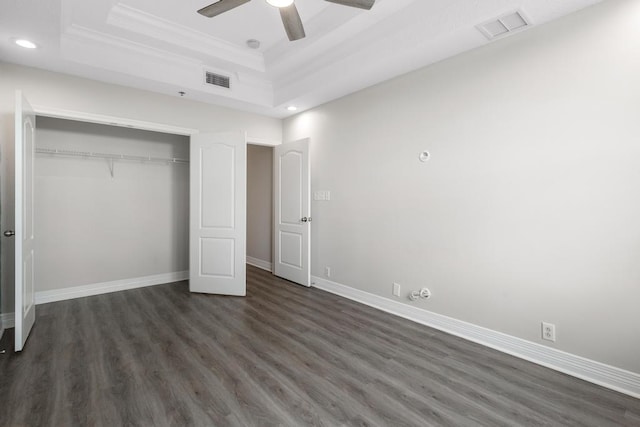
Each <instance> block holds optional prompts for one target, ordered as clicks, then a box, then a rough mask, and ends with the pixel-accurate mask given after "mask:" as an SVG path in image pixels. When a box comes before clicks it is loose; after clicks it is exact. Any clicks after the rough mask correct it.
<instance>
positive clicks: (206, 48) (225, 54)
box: [107, 3, 265, 73]
mask: <svg viewBox="0 0 640 427" xmlns="http://www.w3.org/2000/svg"><path fill="white" fill-rule="evenodd" d="M107 24H109V25H113V26H115V27H119V28H122V29H125V30H127V31H131V32H133V33H137V34H141V35H144V36H147V37H151V38H153V39H156V40H162V41H164V42H167V43H170V44H172V45H174V46H178V47H180V48H182V49H185V50H189V51H193V52H198V53H201V54H205V55H207V56H209V57H212V58H216V59H218V60H221V61H225V62H230V63H231V64H233V65H234V67H233V68H237V66H241V67H244V68H247V69H250V70H253V71H258V72H261V73H264V72H265V61H264V57H263V55H262V54H261V53H259V52H254V51H247V50H246V49H245V48H244V47H243V48H240V47H238V46H236V45H234V44H232V43H229V42H227V41H225V40H221V39H218V38H216V37H212V36H210V35H208V34H205V33H203V32H200V31H197V30H193V29H191V28H189V27H185V26H183V25H180V24H177V23H175V22H172V21H168V20H166V19H163V18H160V17H158V16H155V15H151V14H149V13H146V12H143V11H141V10H138V9H135V8H133V7H131V6H127V5H124V4H122V3H119V4H116V5H115V6H114V7H113V8H112V9H111V11H110V12H109V15H108V16H107Z"/></svg>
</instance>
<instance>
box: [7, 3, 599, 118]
mask: <svg viewBox="0 0 640 427" xmlns="http://www.w3.org/2000/svg"><path fill="white" fill-rule="evenodd" d="M211 1H213V0H210V1H207V0H185V1H180V2H176V1H168V0H125V1H115V0H111V1H104V0H102V1H98V0H22V1H15V0H0V4H1V5H2V14H1V15H0V59H2V60H3V61H6V62H13V63H18V64H23V65H28V66H35V67H39V68H45V69H49V70H53V71H59V72H63V73H68V74H73V75H78V76H83V77H88V78H91V79H96V80H101V81H106V82H111V83H117V84H122V85H127V86H132V87H137V88H141V89H146V90H151V91H156V92H161V93H167V94H171V95H174V96H179V95H178V92H180V91H183V92H186V95H185V96H186V97H189V98H191V99H196V100H200V101H204V102H209V103H213V104H218V105H223V106H228V107H232V108H239V109H242V110H245V111H252V112H257V113H262V114H267V115H270V116H274V117H286V116H287V115H290V114H292V113H291V112H289V111H287V108H286V107H287V106H289V105H296V106H298V108H299V110H304V109H307V108H311V107H314V106H316V105H319V104H321V103H324V102H327V101H330V100H332V99H335V98H338V97H341V96H344V95H347V94H349V93H352V92H355V91H357V90H360V89H362V88H365V87H368V86H371V85H373V84H376V83H379V82H381V81H384V80H387V79H389V78H392V77H395V76H397V75H400V74H404V73H407V72H409V71H412V70H414V69H417V68H420V67H423V66H426V65H428V64H431V63H434V62H436V61H439V60H441V59H444V58H447V57H450V56H453V55H456V54H458V53H460V52H463V51H466V50H469V49H473V48H476V47H479V46H482V45H484V44H487V43H489V41H488V40H487V38H486V37H485V36H484V35H483V34H482V33H481V32H480V31H478V29H477V28H476V26H477V25H479V24H482V23H485V22H486V21H488V20H491V19H493V18H497V17H499V16H501V15H504V14H506V13H510V12H513V11H516V10H518V11H521V12H522V13H524V14H525V15H526V16H527V18H528V19H529V20H530V22H531V24H532V26H536V25H540V24H542V23H545V22H548V21H551V20H553V19H556V18H558V17H561V16H563V15H566V14H568V13H571V12H574V11H576V10H578V9H581V8H583V7H586V6H589V5H591V4H594V3H597V2H599V1H600V0H563V1H557V0H483V1H477V0H377V1H376V4H375V6H374V7H373V8H372V10H370V11H365V10H360V9H355V8H350V7H344V6H340V5H337V4H334V3H330V2H326V1H323V0H296V2H295V3H296V5H297V8H298V10H299V12H300V15H301V17H302V21H303V23H304V26H305V29H306V32H307V37H306V38H305V39H302V40H299V41H295V42H290V41H289V40H288V39H287V37H286V34H285V32H284V29H283V27H282V23H281V21H280V15H279V12H278V10H277V9H276V8H274V7H272V6H270V5H268V4H267V3H266V2H265V1H264V0H253V1H251V2H249V3H247V4H245V5H243V6H241V7H238V8H236V9H233V10H231V11H229V12H227V13H224V14H223V15H220V16H217V17H214V18H211V19H209V18H205V17H203V16H201V15H199V14H197V13H196V10H198V9H199V8H201V7H203V6H206V5H207V4H209V3H211ZM15 38H28V39H30V40H32V41H34V42H35V43H37V44H38V46H39V49H36V50H34V51H26V50H23V49H21V48H19V47H17V46H15V45H14V44H13V43H12V40H14V39H15ZM248 39H256V40H259V41H260V47H259V48H258V49H251V48H249V47H248V46H247V44H246V41H247V40H248ZM206 71H210V72H214V73H217V74H221V75H224V76H228V77H229V78H230V82H231V88H230V89H226V88H220V87H214V86H211V85H207V84H205V81H204V76H205V72H206Z"/></svg>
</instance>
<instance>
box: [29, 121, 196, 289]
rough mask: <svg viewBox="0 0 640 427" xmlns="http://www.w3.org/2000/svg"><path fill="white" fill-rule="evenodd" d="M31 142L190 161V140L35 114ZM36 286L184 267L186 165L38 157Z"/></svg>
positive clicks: (67, 284) (56, 286)
mask: <svg viewBox="0 0 640 427" xmlns="http://www.w3.org/2000/svg"><path fill="white" fill-rule="evenodd" d="M36 123H37V124H36V127H37V137H38V141H37V146H38V147H43V148H57V149H63V150H75V151H90V152H91V151H92V152H101V153H114V154H130V155H138V156H152V157H167V158H172V157H178V158H183V159H188V158H189V138H188V137H185V136H176V135H167V134H162V133H156V132H146V131H140V130H134V129H128V128H121V127H113V126H105V125H97V124H91V123H80V122H75V121H70V120H59V119H51V118H45V117H38V118H37V121H36ZM35 174H36V179H35V199H34V203H35V206H36V212H35V229H36V235H37V237H38V238H37V240H36V247H35V250H36V253H37V254H38V262H37V263H36V273H35V274H36V291H48V290H54V289H60V288H66V287H71V286H81V285H88V284H94V283H101V282H108V281H113V280H120V279H129V278H135V277H143V276H150V275H156V274H163V273H172V272H180V271H186V270H188V269H189V266H188V242H189V228H188V224H189V165H188V164H169V165H168V164H160V163H140V162H131V161H116V162H115V163H114V177H113V178H112V177H111V174H110V172H109V168H108V163H107V161H106V160H102V159H83V158H62V157H52V156H50V155H37V156H36V161H35Z"/></svg>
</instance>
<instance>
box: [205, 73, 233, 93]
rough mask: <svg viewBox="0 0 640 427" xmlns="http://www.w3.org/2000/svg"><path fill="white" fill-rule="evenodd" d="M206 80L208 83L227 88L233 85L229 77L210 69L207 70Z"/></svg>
mask: <svg viewBox="0 0 640 427" xmlns="http://www.w3.org/2000/svg"><path fill="white" fill-rule="evenodd" d="M205 82H206V83H207V84H208V85H213V86H219V87H224V88H227V89H229V88H230V87H231V81H230V80H229V77H227V76H223V75H221V74H216V73H212V72H210V71H206V72H205Z"/></svg>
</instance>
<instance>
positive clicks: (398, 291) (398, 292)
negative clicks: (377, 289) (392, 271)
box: [393, 283, 400, 297]
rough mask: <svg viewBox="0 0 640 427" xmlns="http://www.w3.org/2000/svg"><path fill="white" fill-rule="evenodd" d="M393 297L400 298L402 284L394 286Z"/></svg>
mask: <svg viewBox="0 0 640 427" xmlns="http://www.w3.org/2000/svg"><path fill="white" fill-rule="evenodd" d="M393 295H395V296H397V297H399V296H400V283H394V284H393Z"/></svg>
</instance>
